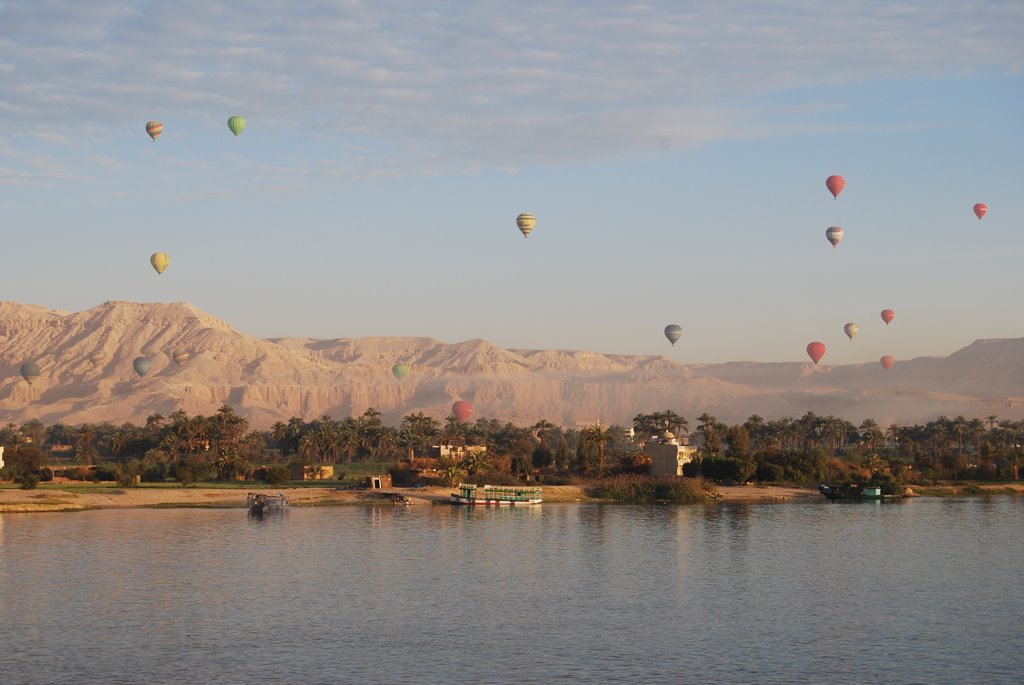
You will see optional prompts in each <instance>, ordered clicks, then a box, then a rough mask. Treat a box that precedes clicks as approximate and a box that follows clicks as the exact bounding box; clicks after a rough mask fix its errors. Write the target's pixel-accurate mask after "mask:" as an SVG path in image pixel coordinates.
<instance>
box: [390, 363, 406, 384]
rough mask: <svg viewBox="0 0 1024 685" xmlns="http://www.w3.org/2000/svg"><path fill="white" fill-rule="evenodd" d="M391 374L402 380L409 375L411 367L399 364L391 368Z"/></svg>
mask: <svg viewBox="0 0 1024 685" xmlns="http://www.w3.org/2000/svg"><path fill="white" fill-rule="evenodd" d="M391 373H393V374H395V378H397V379H398V380H402V379H403V378H405V376H406V374H408V373H409V365H408V364H405V363H402V362H399V363H397V364H395V365H394V366H392V367H391Z"/></svg>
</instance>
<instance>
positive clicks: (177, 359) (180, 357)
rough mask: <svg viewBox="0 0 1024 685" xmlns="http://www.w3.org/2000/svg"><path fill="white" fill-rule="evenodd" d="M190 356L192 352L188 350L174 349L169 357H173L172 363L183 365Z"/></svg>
mask: <svg viewBox="0 0 1024 685" xmlns="http://www.w3.org/2000/svg"><path fill="white" fill-rule="evenodd" d="M191 358H192V353H191V352H189V351H188V350H183V349H177V350H175V351H174V354H172V355H171V359H173V360H174V363H175V364H177V365H178V366H184V365H185V362H187V361H188V360H189V359H191Z"/></svg>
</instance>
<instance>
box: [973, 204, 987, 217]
mask: <svg viewBox="0 0 1024 685" xmlns="http://www.w3.org/2000/svg"><path fill="white" fill-rule="evenodd" d="M986 212H988V205H987V204H985V203H984V202H979V203H977V204H976V205H974V216H976V217H978V221H981V217H983V216H985V213H986Z"/></svg>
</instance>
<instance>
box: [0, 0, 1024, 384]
mask: <svg viewBox="0 0 1024 685" xmlns="http://www.w3.org/2000/svg"><path fill="white" fill-rule="evenodd" d="M1021 36H1024V2H1021V1H1020V0H1016V1H1012V2H980V1H974V0H950V1H947V0H928V1H920V2H913V1H911V2H868V1H865V0H850V1H848V2H844V3H834V2H829V3H826V2H811V1H804V2H801V1H793V2H760V3H748V2H729V1H723V2H716V3H703V2H684V1H667V2H642V3H629V2H622V1H621V0H618V1H616V2H606V1H605V0H591V1H589V2H586V3H582V2H580V3H577V2H555V3H551V2H534V1H532V0H522V1H520V2H517V3H514V4H513V3H506V2H491V1H488V0H482V1H480V2H476V3H457V2H450V1H440V2H433V3H429V4H428V3H415V2H398V1H388V0H381V1H377V2H358V1H351V2H329V1H324V2H311V3H295V2H287V1H280V2H278V1H273V0H264V1H260V0H249V1H247V2H244V3H243V2H211V1H210V0H201V1H194V0H180V1H179V2H176V3H167V2H162V3H158V2H135V3H125V2H108V1H106V0H90V2H88V3H85V2H78V1H72V0H67V1H58V0H30V1H22V0H0V226H3V232H4V234H5V235H6V237H7V241H6V245H7V249H6V250H5V251H4V253H3V262H2V264H3V268H2V271H0V299H2V300H10V301H16V302H21V303H26V304H38V305H43V306H45V307H49V308H52V309H59V310H67V311H81V310H85V309H89V308H91V307H94V306H96V305H99V304H101V303H103V302H106V301H108V300H131V301H138V302H178V301H187V302H190V303H192V304H193V305H195V306H196V307H198V308H199V309H202V310H203V311H206V312H208V313H209V314H211V315H213V316H215V317H217V318H220V319H223V320H224V321H226V322H227V323H228V324H230V325H231V326H233V327H234V328H236V329H238V330H240V331H243V332H245V333H248V334H250V335H255V336H258V337H282V336H289V337H313V338H362V337H369V336H425V337H431V338H435V339H437V340H440V341H444V342H459V341H462V340H468V339H473V338H483V339H486V340H488V341H490V342H492V343H494V344H496V345H499V346H501V347H506V348H514V349H520V348H522V349H549V348H554V349H581V350H592V351H598V352H604V353H613V354H664V355H666V356H668V357H670V358H672V359H675V360H676V361H679V362H680V363H684V364H695V363H710V362H724V361H741V360H744V361H746V360H749V361H801V362H803V361H806V355H805V351H804V350H805V347H806V345H807V343H808V342H810V341H812V340H818V341H822V342H824V343H825V345H826V347H827V349H828V351H827V353H826V356H825V359H824V360H823V362H822V363H824V364H844V363H861V362H869V361H870V362H875V361H877V360H878V358H879V357H880V356H881V355H883V354H891V355H893V356H895V357H896V358H897V359H909V358H912V357H918V356H926V355H947V354H950V353H952V352H953V351H955V350H956V349H958V348H960V347H962V346H964V345H967V344H969V343H970V342H972V341H973V340H975V339H979V338H1010V337H1014V338H1015V337H1024V318H1022V316H1021V314H1022V313H1024V305H1022V303H1024V300H1022V298H1021V293H1022V291H1024V275H1022V274H1024V235H1022V232H1021V231H1020V230H1019V229H1020V228H1021V225H1022V219H1024V193H1022V192H1021V190H1020V179H1021V175H1022V172H1024V162H1022V160H1024V41H1022V40H1021V39H1020V37H1021ZM236 114H237V115H242V116H244V117H245V118H246V120H247V127H246V129H245V131H244V132H243V133H242V134H241V135H240V136H239V137H237V138H236V137H235V136H234V135H232V134H231V132H230V131H229V130H228V127H227V119H228V117H230V116H232V115H236ZM150 120H157V121H160V122H162V123H163V125H164V131H163V134H162V135H161V136H160V137H159V139H157V140H156V141H151V140H150V138H149V137H148V136H147V134H146V132H145V125H146V122H147V121H150ZM831 174H841V175H843V176H844V177H845V179H846V183H847V185H846V189H845V190H844V191H843V193H842V194H841V195H840V196H839V197H838V199H834V198H833V197H832V195H831V194H829V192H828V191H827V190H826V188H825V184H824V181H825V178H826V177H827V176H829V175H831ZM976 202H985V203H987V204H988V206H989V213H988V214H987V215H986V216H985V218H984V219H983V220H982V221H979V220H978V219H976V218H975V216H974V214H973V213H972V210H971V208H972V206H973V205H974V203H976ZM520 212H531V213H533V214H534V215H535V216H536V217H537V226H536V228H535V229H534V231H533V233H532V234H531V235H530V236H529V238H527V239H524V238H523V237H522V235H521V234H520V233H519V232H518V230H517V228H516V225H515V218H516V216H517V215H518V214H519V213H520ZM829 226H841V227H843V229H844V231H845V237H844V239H843V242H842V243H841V244H840V245H839V247H838V248H835V249H833V248H832V247H831V246H830V245H829V244H828V242H827V241H826V239H825V230H826V229H827V228H828V227H829ZM157 251H163V252H166V253H167V254H168V255H169V256H170V258H171V263H170V266H169V267H168V268H167V270H166V271H165V272H164V273H163V274H162V275H157V274H156V272H155V271H154V270H153V269H152V268H151V267H150V264H149V256H150V255H151V254H152V253H153V252H157ZM886 308H891V309H893V310H895V312H896V318H895V320H894V321H893V323H892V324H890V325H889V326H886V325H885V324H884V323H883V322H882V320H881V318H880V316H879V312H880V311H881V310H882V309H886ZM847 322H856V323H857V324H858V325H859V326H860V332H859V333H858V335H857V337H856V338H855V339H854V340H853V341H849V340H847V338H846V336H845V335H844V333H843V325H844V324H845V323H847ZM672 323H675V324H679V325H680V326H682V328H683V337H682V339H681V340H680V341H679V342H678V343H677V344H676V345H675V346H674V347H673V346H670V345H669V343H668V341H667V340H666V339H665V338H664V336H663V334H662V331H663V329H664V327H665V326H666V325H667V324H672Z"/></svg>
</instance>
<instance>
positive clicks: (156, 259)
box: [149, 252, 171, 274]
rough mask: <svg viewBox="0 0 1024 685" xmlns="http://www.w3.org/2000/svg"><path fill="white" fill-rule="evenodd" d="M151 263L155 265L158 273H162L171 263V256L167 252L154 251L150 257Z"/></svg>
mask: <svg viewBox="0 0 1024 685" xmlns="http://www.w3.org/2000/svg"><path fill="white" fill-rule="evenodd" d="M149 263H150V264H152V265H153V268H154V269H156V272H157V273H158V274H162V273H163V272H164V269H166V268H167V265H168V264H170V263H171V258H170V257H168V256H167V253H166V252H154V253H153V254H152V255H150V257H149Z"/></svg>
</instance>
